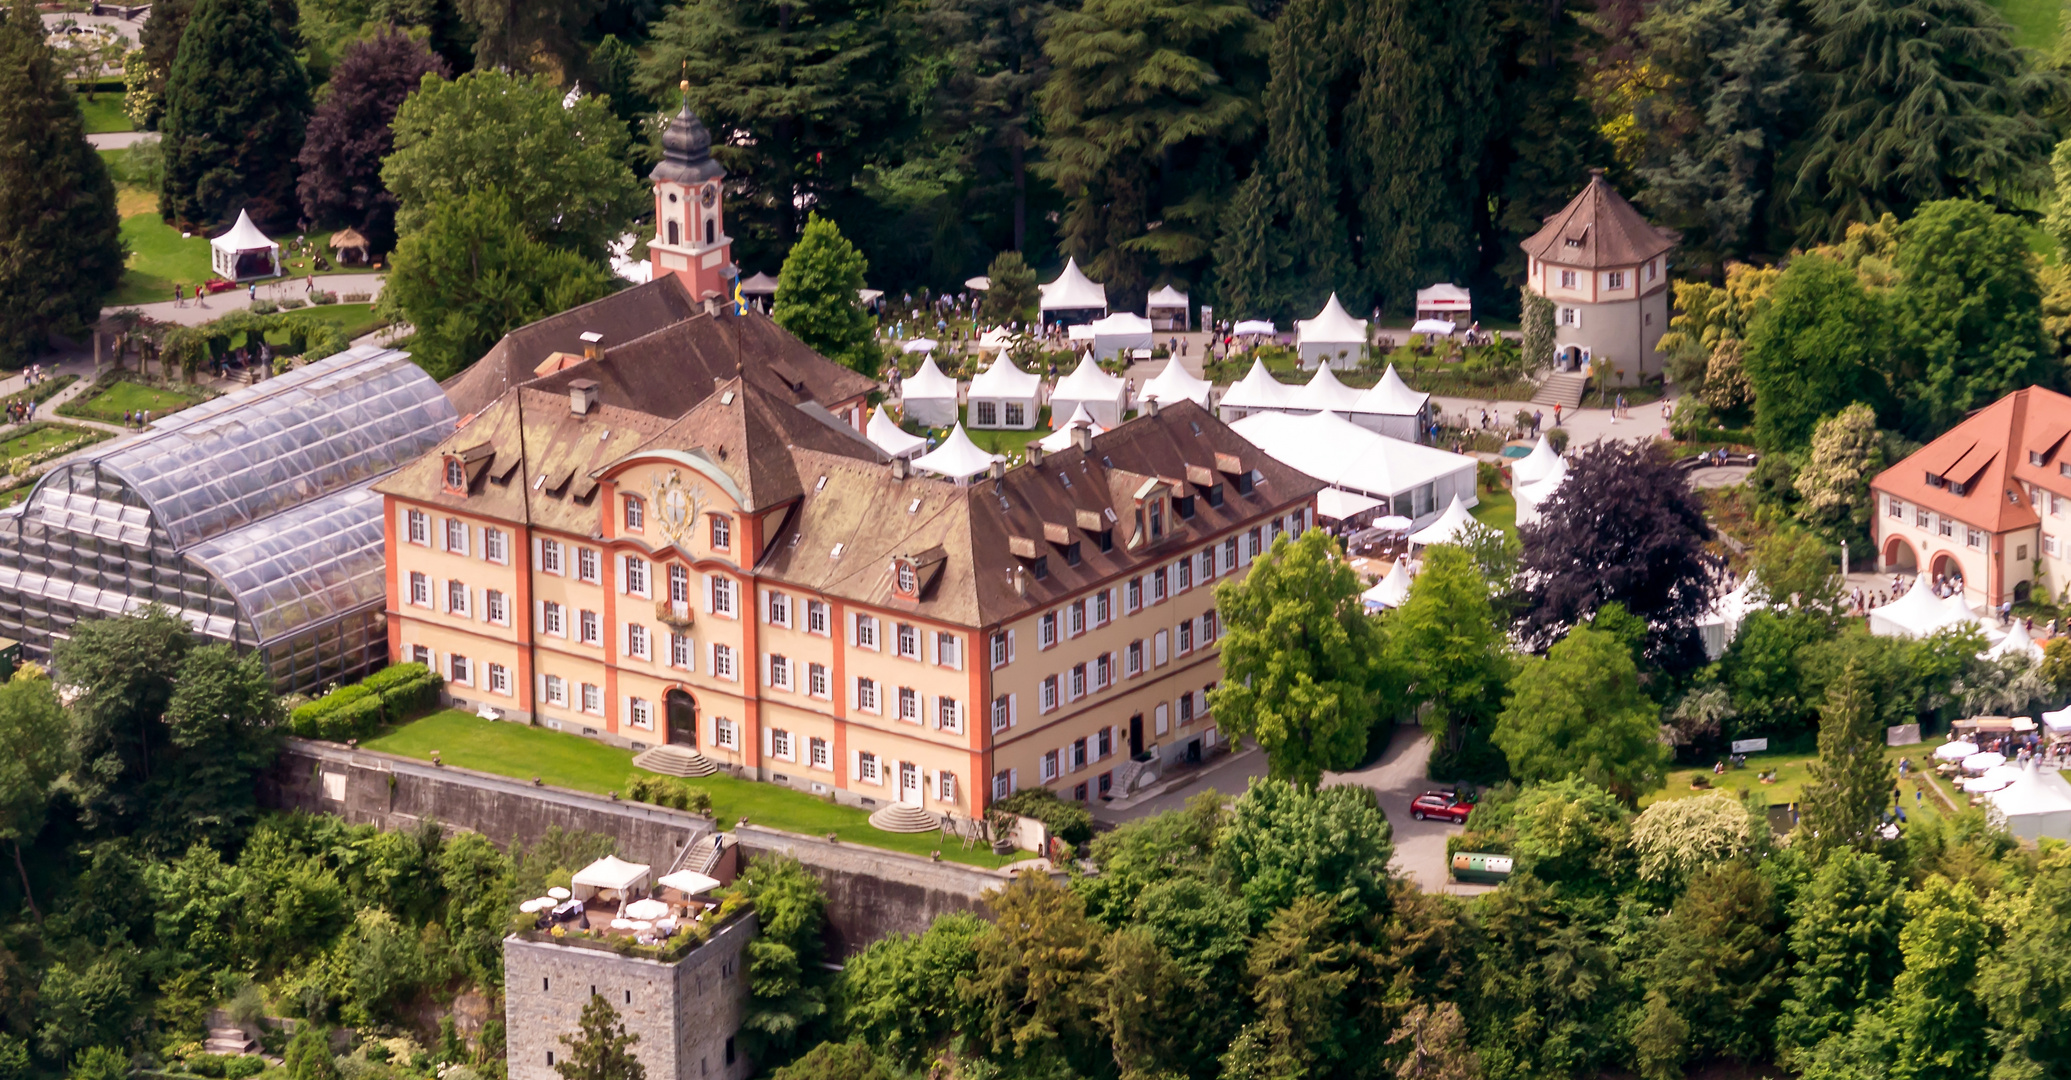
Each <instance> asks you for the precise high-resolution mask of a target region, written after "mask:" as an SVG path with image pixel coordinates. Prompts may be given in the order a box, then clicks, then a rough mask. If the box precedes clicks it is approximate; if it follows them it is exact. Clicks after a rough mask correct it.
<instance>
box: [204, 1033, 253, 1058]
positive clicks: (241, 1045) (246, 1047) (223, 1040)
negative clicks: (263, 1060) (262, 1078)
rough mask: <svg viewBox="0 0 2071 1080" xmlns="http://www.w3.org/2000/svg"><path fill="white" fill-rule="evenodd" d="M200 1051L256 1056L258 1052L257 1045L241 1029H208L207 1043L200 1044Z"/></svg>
mask: <svg viewBox="0 0 2071 1080" xmlns="http://www.w3.org/2000/svg"><path fill="white" fill-rule="evenodd" d="M202 1049H203V1050H206V1051H208V1052H209V1053H211V1054H230V1055H237V1054H256V1053H258V1052H259V1043H258V1042H257V1040H255V1039H253V1038H252V1037H251V1035H249V1034H248V1033H246V1031H245V1030H244V1029H243V1028H237V1027H212V1028H210V1029H209V1037H208V1041H207V1042H205V1043H203V1044H202Z"/></svg>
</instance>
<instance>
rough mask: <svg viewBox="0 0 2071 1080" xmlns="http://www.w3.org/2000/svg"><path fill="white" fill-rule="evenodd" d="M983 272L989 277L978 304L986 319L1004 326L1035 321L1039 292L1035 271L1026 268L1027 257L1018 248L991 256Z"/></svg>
mask: <svg viewBox="0 0 2071 1080" xmlns="http://www.w3.org/2000/svg"><path fill="white" fill-rule="evenodd" d="M985 275H986V277H987V278H988V279H990V281H989V283H988V284H987V286H986V289H985V302H984V304H983V305H982V306H983V309H984V318H985V321H986V322H988V323H991V324H992V325H994V326H1005V325H1007V324H1008V323H1012V322H1018V323H1021V324H1023V325H1027V324H1029V323H1032V322H1034V321H1035V318H1036V315H1037V314H1039V312H1038V305H1039V304H1040V303H1041V301H1042V292H1041V291H1040V290H1039V289H1038V288H1037V285H1036V275H1035V271H1034V270H1031V269H1029V268H1028V260H1026V259H1023V258H1022V257H1021V253H1020V252H1018V251H1002V252H1000V253H999V254H998V255H995V256H993V257H992V265H991V266H989V267H987V268H986V270H985Z"/></svg>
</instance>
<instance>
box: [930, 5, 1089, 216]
mask: <svg viewBox="0 0 2071 1080" xmlns="http://www.w3.org/2000/svg"><path fill="white" fill-rule="evenodd" d="M1057 7H1058V5H1057V4H1056V2H1055V0H929V2H928V3H927V5H926V7H925V8H924V9H923V11H922V16H921V20H920V32H921V33H922V34H924V35H926V36H927V38H928V39H929V40H931V41H934V42H938V43H940V44H941V45H944V46H946V51H947V55H946V56H945V57H944V60H945V61H946V68H947V70H944V71H942V72H941V73H940V80H939V81H938V82H937V83H936V97H935V100H934V102H933V103H932V104H931V105H930V112H931V113H933V114H935V115H936V116H937V117H938V121H939V132H938V133H939V136H940V137H941V138H942V139H944V140H945V141H946V142H948V143H950V144H952V145H954V146H955V147H957V150H958V154H957V158H956V165H957V168H958V169H959V170H960V171H961V172H962V173H963V175H964V176H965V177H967V178H968V179H969V180H970V181H971V183H972V184H973V190H972V191H970V192H969V193H968V195H967V197H966V199H965V201H964V205H965V206H966V207H967V208H968V211H971V212H975V213H976V214H978V215H980V216H981V217H983V218H988V219H989V218H993V217H996V216H998V215H1000V214H1001V213H1002V212H1004V215H1005V217H1006V224H1007V226H1008V230H1009V231H1010V232H1011V235H1012V237H1013V240H1012V244H1013V249H1014V250H1015V251H1026V250H1027V249H1028V231H1029V193H1030V188H1029V182H1030V174H1029V164H1030V162H1031V161H1032V159H1033V157H1034V155H1035V154H1036V152H1037V147H1036V124H1037V119H1038V116H1037V108H1036V91H1037V90H1038V89H1040V88H1041V87H1042V85H1043V82H1044V81H1045V80H1046V79H1048V78H1049V76H1050V60H1049V58H1048V57H1047V56H1044V55H1043V42H1042V33H1043V28H1044V26H1045V25H1046V24H1047V23H1048V22H1049V20H1050V18H1051V16H1053V15H1054V14H1056V12H1057ZM1002 200H1004V205H1001V202H1002Z"/></svg>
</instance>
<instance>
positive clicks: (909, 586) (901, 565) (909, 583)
mask: <svg viewBox="0 0 2071 1080" xmlns="http://www.w3.org/2000/svg"><path fill="white" fill-rule="evenodd" d="M895 565H896V566H897V567H898V570H897V572H896V575H895V576H896V577H897V579H898V588H899V595H900V596H905V597H911V596H913V595H915V594H916V593H919V592H920V575H919V574H918V573H915V572H914V569H913V564H912V563H910V562H907V561H906V560H904V559H900V560H899V561H898V562H897V563H896V564H895Z"/></svg>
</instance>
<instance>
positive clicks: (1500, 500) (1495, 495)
mask: <svg viewBox="0 0 2071 1080" xmlns="http://www.w3.org/2000/svg"><path fill="white" fill-rule="evenodd" d="M1468 513H1470V514H1473V515H1474V520H1476V521H1479V522H1481V523H1482V524H1483V525H1486V526H1488V527H1489V528H1491V529H1496V530H1499V531H1501V532H1506V533H1509V534H1510V535H1512V536H1516V535H1517V496H1515V495H1512V494H1511V493H1510V489H1509V488H1506V487H1499V488H1497V489H1496V490H1495V491H1492V492H1491V491H1483V492H1482V493H1481V504H1480V505H1479V506H1476V507H1475V508H1474V509H1472V510H1470V511H1468Z"/></svg>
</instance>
